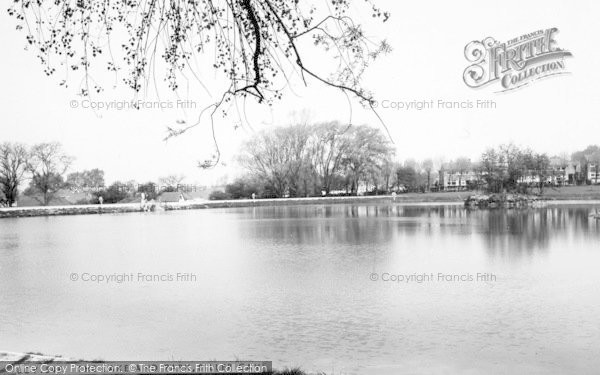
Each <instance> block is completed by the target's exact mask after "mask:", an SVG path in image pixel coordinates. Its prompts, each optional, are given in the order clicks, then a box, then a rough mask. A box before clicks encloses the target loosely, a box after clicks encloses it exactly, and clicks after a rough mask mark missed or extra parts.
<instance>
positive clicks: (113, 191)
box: [94, 181, 128, 203]
mask: <svg viewBox="0 0 600 375" xmlns="http://www.w3.org/2000/svg"><path fill="white" fill-rule="evenodd" d="M94 195H96V197H97V198H98V197H102V200H103V202H104V203H119V202H120V201H122V200H123V199H125V198H127V196H128V193H127V189H126V188H125V185H123V184H122V183H121V182H119V181H116V182H114V183H113V184H112V185H110V186H109V187H108V188H107V189H103V190H100V191H97V192H96V193H94Z"/></svg>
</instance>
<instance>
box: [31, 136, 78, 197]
mask: <svg viewBox="0 0 600 375" xmlns="http://www.w3.org/2000/svg"><path fill="white" fill-rule="evenodd" d="M72 162H73V158H72V157H71V156H68V155H67V154H65V153H64V152H63V150H62V146H61V144H60V143H57V142H52V143H40V144H37V145H35V146H33V147H32V148H31V152H30V156H29V160H28V162H27V169H28V170H29V172H30V173H31V183H30V187H31V188H32V190H33V191H35V192H38V193H40V194H41V195H42V199H43V201H42V202H41V203H43V204H44V206H47V205H48V203H49V202H50V200H52V198H53V197H54V195H55V194H56V192H57V191H58V190H59V189H60V188H62V187H63V186H64V182H63V177H62V176H63V174H64V173H65V172H66V171H67V169H68V168H69V166H70V165H71V163H72Z"/></svg>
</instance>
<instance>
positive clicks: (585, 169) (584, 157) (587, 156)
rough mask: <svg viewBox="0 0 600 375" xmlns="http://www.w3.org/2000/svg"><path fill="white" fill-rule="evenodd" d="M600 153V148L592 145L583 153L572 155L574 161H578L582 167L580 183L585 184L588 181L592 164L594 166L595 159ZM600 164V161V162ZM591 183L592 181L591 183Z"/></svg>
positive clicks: (578, 152)
mask: <svg viewBox="0 0 600 375" xmlns="http://www.w3.org/2000/svg"><path fill="white" fill-rule="evenodd" d="M599 153H600V147H599V146H597V145H590V146H588V147H586V148H585V149H584V150H582V151H577V152H574V153H573V155H572V159H573V161H576V162H578V163H579V164H580V166H581V174H580V176H579V183H584V182H587V181H588V175H589V172H590V164H592V163H593V162H594V161H593V160H594V159H595V155H597V154H599ZM599 162H600V160H599ZM595 164H596V171H595V172H596V176H598V164H599V163H595ZM590 182H591V181H590Z"/></svg>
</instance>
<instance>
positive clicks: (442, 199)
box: [0, 185, 600, 219]
mask: <svg viewBox="0 0 600 375" xmlns="http://www.w3.org/2000/svg"><path fill="white" fill-rule="evenodd" d="M476 193H477V192H474V191H461V192H439V193H406V194H398V195H396V196H395V197H392V196H390V195H380V196H359V197H311V198H280V199H256V200H252V199H238V200H223V201H186V202H181V203H167V204H162V205H161V206H160V207H159V209H161V210H166V211H171V210H197V209H208V208H228V207H229V208H231V207H264V206H295V205H308V204H344V203H355V204H356V203H387V204H417V203H433V204H435V203H440V204H441V203H460V202H464V200H465V199H466V198H467V197H468V196H469V195H472V194H476ZM544 198H546V199H549V200H555V201H567V200H575V201H586V200H600V186H599V185H596V186H567V187H563V188H559V189H550V188H549V189H546V191H545V192H544ZM140 211H141V209H140V204H139V203H128V204H105V205H103V206H99V205H74V206H49V207H15V208H0V219H1V218H10V217H31V216H57V215H91V214H114V213H127V212H140Z"/></svg>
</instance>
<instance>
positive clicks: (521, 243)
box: [471, 206, 600, 255]
mask: <svg viewBox="0 0 600 375" xmlns="http://www.w3.org/2000/svg"><path fill="white" fill-rule="evenodd" d="M589 213H590V210H589V208H585V207H581V206H580V207H547V208H539V209H529V210H528V209H525V210H489V211H472V212H471V216H472V220H473V222H478V223H481V224H480V225H481V227H482V229H480V230H481V232H482V233H483V235H484V236H485V243H486V245H487V248H488V250H490V251H493V252H494V254H496V255H513V254H515V253H519V254H523V253H525V254H527V253H531V252H533V251H535V250H540V249H546V248H547V247H548V246H549V244H550V242H551V241H552V239H554V238H557V237H573V236H578V237H581V236H583V237H590V238H592V237H594V238H598V237H599V236H600V232H599V230H598V229H599V228H600V225H599V224H600V223H597V222H596V221H595V220H592V219H590V218H589ZM498 251H500V254H498Z"/></svg>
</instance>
